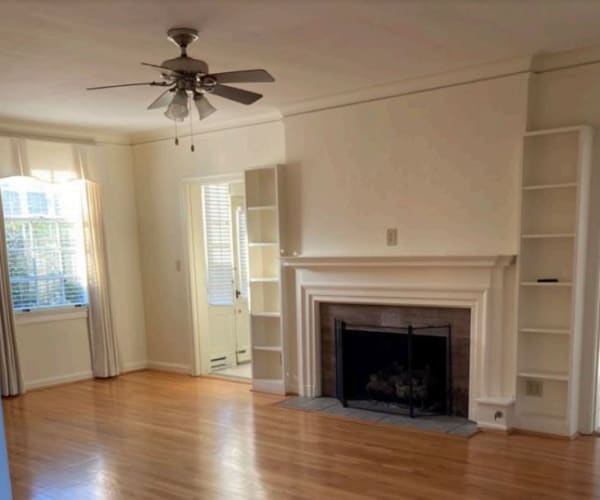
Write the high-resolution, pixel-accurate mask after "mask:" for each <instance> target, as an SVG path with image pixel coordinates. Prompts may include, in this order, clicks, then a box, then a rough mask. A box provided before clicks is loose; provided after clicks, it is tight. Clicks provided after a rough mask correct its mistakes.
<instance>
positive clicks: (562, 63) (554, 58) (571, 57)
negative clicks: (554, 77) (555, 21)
mask: <svg viewBox="0 0 600 500" xmlns="http://www.w3.org/2000/svg"><path fill="white" fill-rule="evenodd" d="M594 63H600V45H593V46H589V47H581V48H578V49H572V50H564V51H561V52H551V53H545V52H539V53H537V54H535V55H534V56H533V58H532V69H533V71H534V72H535V73H544V72H546V71H553V70H558V69H567V68H569V67H572V66H580V65H581V66H584V65H590V64H594Z"/></svg>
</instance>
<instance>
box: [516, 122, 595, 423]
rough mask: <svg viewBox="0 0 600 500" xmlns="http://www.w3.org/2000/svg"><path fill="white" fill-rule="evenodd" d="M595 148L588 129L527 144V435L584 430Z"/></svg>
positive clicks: (552, 133)
mask: <svg viewBox="0 0 600 500" xmlns="http://www.w3.org/2000/svg"><path fill="white" fill-rule="evenodd" d="M591 147H592V131H591V129H590V128H589V127H586V126H580V127H568V128H561V129H553V130H541V131H535V132H529V133H527V134H525V138H524V145H523V165H522V168H523V176H522V203H521V239H520V252H519V291H518V318H519V328H518V347H517V367H518V368H517V387H516V390H517V395H516V426H517V427H519V428H522V429H529V430H536V431H541V432H548V433H553V434H562V435H572V434H574V433H575V432H577V424H578V422H577V420H578V418H577V417H578V393H579V377H580V375H579V366H578V360H579V359H580V354H581V338H582V321H583V290H584V281H585V248H586V232H587V231H586V226H587V220H588V209H589V183H590V165H591V162H590V159H591ZM540 279H556V280H558V281H557V282H539V281H538V280H540Z"/></svg>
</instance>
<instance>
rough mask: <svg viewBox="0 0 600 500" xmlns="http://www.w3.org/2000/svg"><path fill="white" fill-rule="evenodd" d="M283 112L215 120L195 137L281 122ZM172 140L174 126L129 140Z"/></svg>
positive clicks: (150, 131)
mask: <svg viewBox="0 0 600 500" xmlns="http://www.w3.org/2000/svg"><path fill="white" fill-rule="evenodd" d="M281 118H282V116H281V113H280V112H279V111H277V110H274V111H268V112H263V113H252V114H248V115H245V116H243V117H239V118H232V119H228V120H219V121H215V122H213V123H212V124H210V125H202V124H201V125H200V127H198V130H195V131H194V137H195V136H199V135H204V134H210V133H215V132H219V131H222V130H229V129H235V128H240V127H251V126H254V125H262V124H264V123H271V122H280V121H281ZM189 136H190V134H189V132H188V133H185V132H184V131H182V133H181V134H179V138H183V137H189ZM167 140H168V141H172V140H173V126H172V125H171V126H169V127H164V128H160V129H154V130H149V131H145V132H139V133H134V134H130V135H129V141H130V144H131V145H132V146H138V145H141V144H147V143H150V142H160V141H167Z"/></svg>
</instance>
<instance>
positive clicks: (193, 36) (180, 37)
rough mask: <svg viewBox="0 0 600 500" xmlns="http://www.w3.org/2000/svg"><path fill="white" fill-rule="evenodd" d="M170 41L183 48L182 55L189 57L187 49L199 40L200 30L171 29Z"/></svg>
mask: <svg viewBox="0 0 600 500" xmlns="http://www.w3.org/2000/svg"><path fill="white" fill-rule="evenodd" d="M167 37H168V39H169V40H170V41H171V42H173V43H174V44H175V45H177V46H178V47H180V48H181V55H182V56H186V55H187V47H188V45H190V44H191V43H194V42H195V41H196V40H198V30H196V29H194V28H171V29H170V30H169V31H167Z"/></svg>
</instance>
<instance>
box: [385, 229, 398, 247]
mask: <svg viewBox="0 0 600 500" xmlns="http://www.w3.org/2000/svg"><path fill="white" fill-rule="evenodd" d="M386 241H387V246H388V247H395V246H396V245H397V244H398V230H397V229H396V228H395V227H390V228H388V230H387V231H386Z"/></svg>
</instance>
